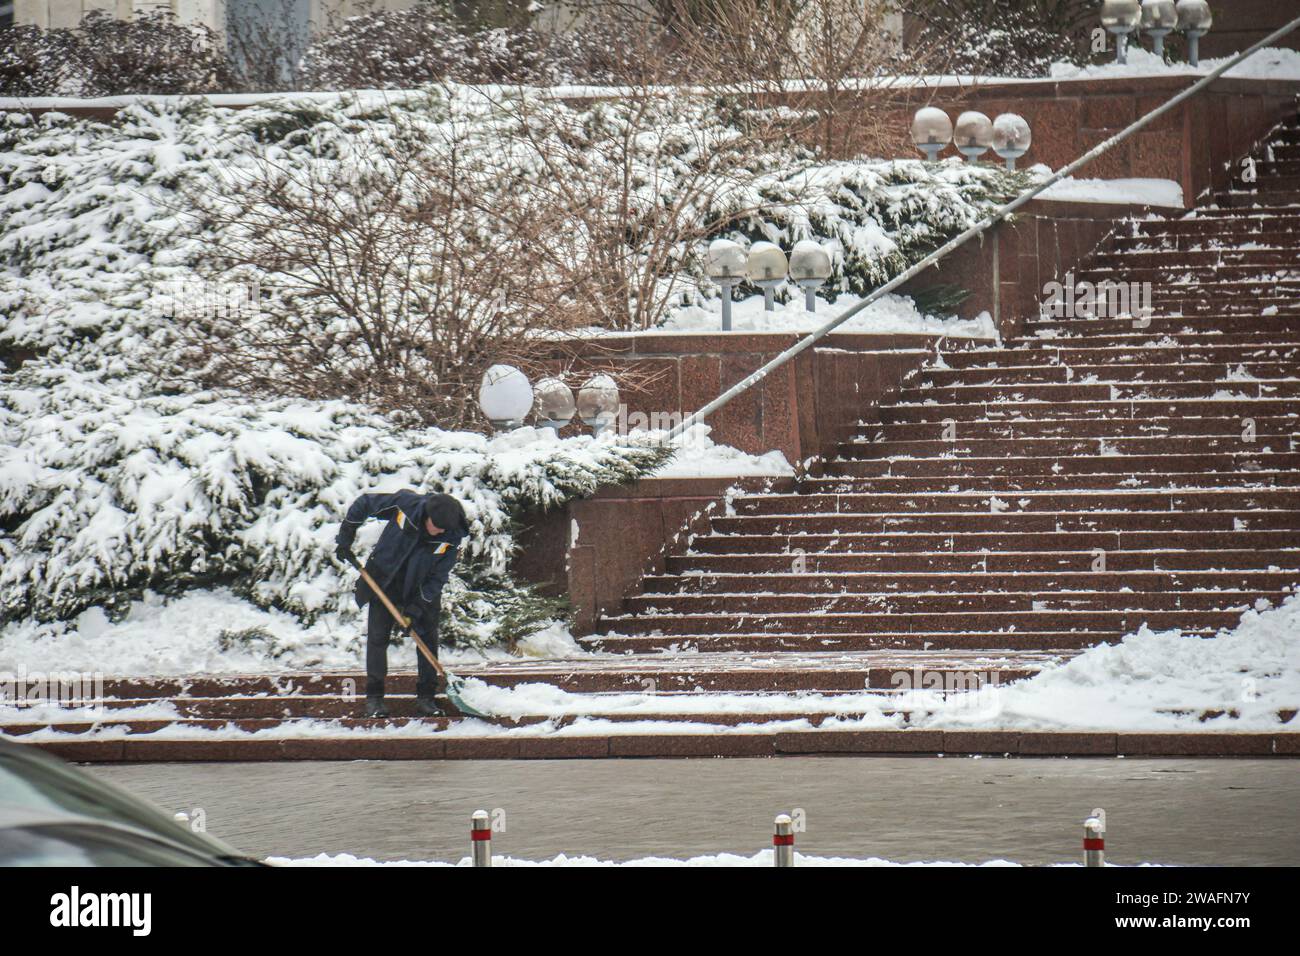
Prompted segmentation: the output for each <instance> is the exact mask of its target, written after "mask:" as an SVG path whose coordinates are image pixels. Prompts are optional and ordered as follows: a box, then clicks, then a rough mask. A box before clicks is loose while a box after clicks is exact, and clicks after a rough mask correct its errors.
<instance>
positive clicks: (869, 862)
mask: <svg viewBox="0 0 1300 956" xmlns="http://www.w3.org/2000/svg"><path fill="white" fill-rule="evenodd" d="M794 860H795V865H796V866H813V867H817V866H915V867H927V866H962V867H968V866H1020V864H1019V863H1011V862H1008V861H1007V860H989V861H988V862H987V863H953V862H948V861H940V860H936V861H934V862H925V863H895V862H893V861H891V860H882V859H880V858H879V857H867V858H865V859H854V858H852V857H842V856H806V855H804V854H802V853H795V855H794ZM266 862H267V863H270V864H271V865H273V866H470V865H471V864H470V859H469V857H465V858H464V859H462V860H460V862H458V863H445V862H442V861H440V860H396V861H378V860H372V859H370V858H368V857H355V856H352V855H351V854H349V853H336V854H329V853H321V854H319V855H318V856H313V857H307V858H300V859H295V860H291V859H288V858H286V857H280V856H273V857H269V858H267V860H266ZM492 865H493V866H656V867H657V866H768V867H770V866H772V865H773V860H772V851H771V850H760V851H759V852H758V853H755V854H754V855H753V856H742V855H740V854H738V853H715V854H710V855H707V856H692V857H684V858H680V859H675V858H672V857H663V856H647V857H641V858H640V859H636V860H601V859H597V858H596V857H593V856H569V855H567V854H564V853H561V854H560V855H559V856H556V857H552V858H551V859H549V860H521V859H516V858H515V857H510V856H493V857H492ZM1066 865H1077V864H1066Z"/></svg>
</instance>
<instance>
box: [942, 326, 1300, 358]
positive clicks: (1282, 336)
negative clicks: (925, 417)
mask: <svg viewBox="0 0 1300 956" xmlns="http://www.w3.org/2000/svg"><path fill="white" fill-rule="evenodd" d="M1041 331H1042V332H1043V333H1044V334H1042V335H1027V336H1016V337H1014V338H1010V339H1007V340H1006V341H1005V345H1006V347H1007V350H1009V351H1015V352H1026V351H1039V350H1042V351H1047V352H1051V351H1052V350H1056V349H1083V350H1091V349H1098V350H1101V349H1125V350H1128V349H1152V350H1155V349H1179V350H1181V349H1184V348H1187V349H1193V350H1197V349H1202V348H1212V349H1226V348H1230V347H1236V348H1247V349H1262V350H1265V351H1269V350H1276V351H1279V352H1283V353H1289V352H1292V351H1293V350H1294V349H1296V348H1298V347H1300V331H1293V332H1287V331H1286V330H1280V331H1255V332H1246V331H1240V332H1222V331H1219V330H1217V329H1216V330H1206V331H1204V332H1184V331H1179V332H1174V333H1171V332H1167V331H1166V332H1161V333H1159V334H1154V335H1153V334H1152V333H1151V332H1150V331H1147V330H1143V329H1134V328H1129V329H1127V330H1126V331H1124V332H1122V333H1119V334H1109V335H1108V334H1096V333H1090V332H1089V330H1088V328H1087V327H1086V326H1083V325H1080V326H1078V327H1072V328H1070V329H1069V334H1068V335H1067V334H1064V333H1060V334H1053V332H1054V331H1055V332H1059V330H1053V329H1050V328H1044V329H1042V330H1041ZM996 351H1001V350H1000V349H999V350H996ZM981 353H982V350H978V351H974V352H970V353H965V352H962V353H955V354H951V355H950V354H946V353H945V355H944V361H946V362H947V363H948V364H949V365H952V359H954V358H957V357H958V356H959V355H960V356H962V357H965V356H966V355H968V354H969V355H973V356H978V355H980V354H981Z"/></svg>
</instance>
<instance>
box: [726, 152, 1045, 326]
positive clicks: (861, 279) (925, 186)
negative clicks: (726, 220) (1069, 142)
mask: <svg viewBox="0 0 1300 956" xmlns="http://www.w3.org/2000/svg"><path fill="white" fill-rule="evenodd" d="M1030 179H1031V176H1030V174H1028V173H1025V172H1017V173H1006V172H1003V171H1002V170H998V169H995V168H992V167H989V166H980V165H975V164H971V163H963V162H960V161H959V160H956V159H951V160H947V161H945V162H942V163H926V162H922V161H920V160H894V161H891V162H846V163H818V164H813V165H810V166H808V167H806V168H805V169H802V170H800V171H797V172H791V171H787V170H780V171H776V172H769V173H765V174H763V175H760V176H757V177H755V178H754V179H753V181H752V183H751V184H750V185H749V186H748V187H747V191H746V192H739V193H733V194H731V195H729V196H728V197H727V199H726V201H727V202H728V203H731V204H734V205H733V206H732V209H725V210H724V212H731V211H732V210H746V212H744V213H743V214H742V215H739V216H738V217H737V221H736V224H735V227H734V228H733V230H732V238H741V237H743V238H745V239H748V240H751V241H757V240H767V241H769V242H775V243H777V244H778V245H780V246H781V247H782V248H785V249H790V248H792V247H793V246H794V244H795V243H796V242H798V241H800V240H801V239H816V240H819V241H821V242H823V243H827V244H828V245H829V246H830V248H831V249H832V251H833V255H832V265H833V269H834V271H833V273H832V275H831V279H830V280H829V281H828V282H827V284H826V286H825V288H824V290H823V292H822V294H823V295H825V296H826V297H827V298H828V299H830V300H831V301H834V299H835V293H836V292H853V293H856V294H858V295H864V294H866V293H867V292H869V291H871V290H872V289H875V288H876V287H877V286H879V285H882V284H884V283H885V282H887V281H888V280H889V279H891V278H893V277H894V276H896V275H898V273H900V272H902V271H903V270H905V269H906V268H907V267H908V266H910V265H911V264H912V263H914V262H916V261H917V260H919V259H922V258H924V257H925V256H926V255H927V254H928V253H930V252H931V251H933V250H934V249H935V248H937V247H938V246H940V245H942V244H943V243H944V242H946V241H947V240H948V239H950V238H951V237H952V236H954V235H956V234H957V233H959V232H962V231H964V230H966V229H968V228H969V227H971V226H973V225H974V224H975V223H976V222H978V221H979V220H980V219H982V218H983V217H984V216H985V215H987V213H988V212H989V211H990V209H991V208H992V207H994V206H997V205H999V204H1001V203H1003V202H1005V201H1006V200H1008V199H1010V198H1011V197H1012V196H1013V195H1015V194H1016V193H1017V192H1019V191H1021V190H1023V189H1025V188H1028V186H1029V183H1030ZM753 291H754V292H757V291H759V290H757V289H755V290H753ZM802 296H803V292H802V290H800V289H799V287H798V286H797V284H796V283H794V282H793V281H791V280H788V279H787V281H786V283H785V285H784V286H783V287H782V288H781V289H779V290H778V297H779V298H781V300H782V301H789V300H791V299H794V300H798V299H801V298H802Z"/></svg>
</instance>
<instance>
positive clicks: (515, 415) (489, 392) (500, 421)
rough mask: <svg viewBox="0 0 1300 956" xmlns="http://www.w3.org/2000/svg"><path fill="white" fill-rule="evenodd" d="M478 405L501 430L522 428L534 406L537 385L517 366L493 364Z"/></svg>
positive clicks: (484, 382)
mask: <svg viewBox="0 0 1300 956" xmlns="http://www.w3.org/2000/svg"><path fill="white" fill-rule="evenodd" d="M478 405H479V408H481V409H483V417H484V418H486V419H487V420H488V421H490V422H491V423H492V425H493V427H495V428H496V429H497V430H498V431H503V430H505V429H507V428H518V427H519V426H520V425H522V424H523V423H524V417H525V416H526V415H527V414H528V412H529V409H531V408H532V407H533V386H532V385H531V384H530V383H529V381H528V376H527V375H525V374H524V373H523V372H521V371H519V369H517V368H515V367H514V366H513V365H493V366H492V367H491V368H490V369H488V370H487V371H486V372H484V373H483V383H482V384H481V385H480V386H479V389H478Z"/></svg>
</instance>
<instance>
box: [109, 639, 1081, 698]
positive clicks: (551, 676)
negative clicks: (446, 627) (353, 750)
mask: <svg viewBox="0 0 1300 956" xmlns="http://www.w3.org/2000/svg"><path fill="white" fill-rule="evenodd" d="M1069 656H1071V655H1070V653H1038V652H1034V653H1019V652H1016V653H1009V652H1001V651H999V652H993V653H984V652H978V651H965V650H956V651H949V652H939V651H933V652H928V653H919V652H915V651H900V652H894V651H864V652H860V653H854V654H843V653H834V654H827V653H818V652H816V651H810V652H807V653H796V654H790V655H787V656H785V657H783V658H782V659H781V660H779V661H778V660H772V659H771V658H768V657H764V656H754V655H751V654H745V653H712V654H696V655H692V656H691V657H690V658H673V657H665V656H662V655H657V654H656V655H648V656H636V655H619V656H618V657H592V656H586V655H584V656H583V657H582V658H578V659H567V658H565V659H548V660H537V659H520V660H515V661H504V662H503V661H494V662H492V663H490V664H457V665H456V666H455V667H454V668H453V670H454V671H455V672H456V674H457V675H458V676H463V677H473V678H476V679H478V680H483V681H485V682H487V683H490V684H492V685H494V686H499V687H515V686H518V685H520V684H532V683H538V682H544V683H547V684H551V685H553V686H556V687H558V688H560V689H561V690H565V691H568V692H569V693H577V694H595V693H611V692H619V693H621V692H627V691H634V692H636V693H642V694H645V693H652V694H656V695H674V694H681V693H695V692H698V691H707V692H717V693H844V692H847V691H854V690H861V689H863V688H868V687H877V688H886V687H890V686H892V683H891V680H890V678H891V676H892V675H893V674H895V673H897V672H899V671H908V672H913V671H917V670H920V671H922V672H924V673H926V674H930V673H935V674H948V673H964V672H970V671H982V672H997V673H1000V674H1001V675H1002V679H1004V680H1011V679H1018V678H1019V677H1024V676H1028V675H1030V674H1033V673H1036V672H1037V671H1038V670H1039V669H1040V668H1041V667H1042V666H1044V665H1045V664H1046V663H1051V662H1056V661H1060V660H1063V659H1066V658H1068V657H1069ZM364 686H365V674H364V673H362V672H342V673H333V674H329V673H314V672H303V673H294V674H287V675H282V676H279V677H272V676H269V675H240V676H230V677H198V678H185V679H175V678H150V677H133V678H106V679H105V682H104V696H105V698H110V699H117V700H132V701H135V702H136V703H137V704H147V703H156V702H157V701H159V700H161V699H173V700H188V699H202V700H219V699H223V698H230V697H237V698H249V697H255V698H257V699H260V700H265V701H270V702H272V703H274V702H276V701H278V700H281V699H283V700H293V699H294V698H295V697H308V698H319V697H333V698H337V699H345V700H350V701H355V700H357V688H359V687H364ZM387 690H388V695H389V698H390V699H391V700H392V701H393V702H395V703H400V702H403V701H405V702H407V703H410V704H413V702H414V699H413V695H414V694H415V672H414V671H413V670H401V669H395V670H392V671H390V672H389V675H388V682H387Z"/></svg>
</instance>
